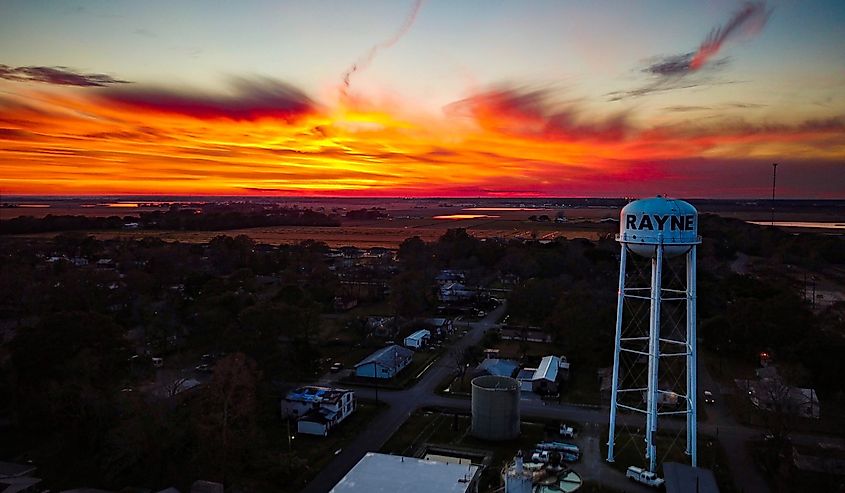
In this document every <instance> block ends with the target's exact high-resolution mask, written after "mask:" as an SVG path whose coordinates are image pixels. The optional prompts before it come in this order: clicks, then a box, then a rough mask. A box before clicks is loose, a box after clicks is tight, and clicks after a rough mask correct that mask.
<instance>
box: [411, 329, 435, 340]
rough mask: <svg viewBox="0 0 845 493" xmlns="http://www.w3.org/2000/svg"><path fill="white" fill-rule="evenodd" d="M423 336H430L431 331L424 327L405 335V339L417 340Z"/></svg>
mask: <svg viewBox="0 0 845 493" xmlns="http://www.w3.org/2000/svg"><path fill="white" fill-rule="evenodd" d="M424 337H431V332H429V331H427V330H426V329H422V330H418V331H416V332H414V333H413V334H411V335H409V336H408V337H406V338H405V340H406V341H407V340H408V339H411V340H413V341H418V340H420V339H422V338H424Z"/></svg>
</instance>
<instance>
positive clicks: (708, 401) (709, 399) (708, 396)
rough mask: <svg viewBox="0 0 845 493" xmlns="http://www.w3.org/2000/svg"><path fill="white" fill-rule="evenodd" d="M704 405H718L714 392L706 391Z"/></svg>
mask: <svg viewBox="0 0 845 493" xmlns="http://www.w3.org/2000/svg"><path fill="white" fill-rule="evenodd" d="M704 403H705V404H715V403H716V399H714V398H713V392H710V391H709V390H705V391H704Z"/></svg>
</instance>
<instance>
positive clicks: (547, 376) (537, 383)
mask: <svg viewBox="0 0 845 493" xmlns="http://www.w3.org/2000/svg"><path fill="white" fill-rule="evenodd" d="M559 369H560V358H558V357H557V356H543V359H542V360H541V361H540V366H538V367H537V370H536V371H535V372H534V377H533V378H532V379H531V386H532V390H533V391H534V392H536V393H538V394H557V391H558V370H559Z"/></svg>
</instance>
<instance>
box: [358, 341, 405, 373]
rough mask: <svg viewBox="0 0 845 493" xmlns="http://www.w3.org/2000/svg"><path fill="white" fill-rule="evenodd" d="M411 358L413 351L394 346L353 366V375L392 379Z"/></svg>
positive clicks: (377, 352) (385, 348)
mask: <svg viewBox="0 0 845 493" xmlns="http://www.w3.org/2000/svg"><path fill="white" fill-rule="evenodd" d="M413 358H414V352H413V351H411V350H410V349H408V348H404V347H402V346H397V345H396V344H394V345H392V346H387V347H384V348H381V349H379V350H378V351H376V352H374V353H373V354H371V355H369V356H367V357H366V358H364V359H362V360H361V361H360V362H359V363H358V364H357V365H355V374H356V375H357V376H359V377H370V378H393V376H394V375H396V374H397V373H399V372H400V371H402V369H403V368H405V367H406V366H408V365H409V364H410V363H411V360H413Z"/></svg>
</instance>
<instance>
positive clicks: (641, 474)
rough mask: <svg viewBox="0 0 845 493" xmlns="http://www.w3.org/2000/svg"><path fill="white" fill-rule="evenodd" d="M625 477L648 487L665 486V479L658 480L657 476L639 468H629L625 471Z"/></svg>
mask: <svg viewBox="0 0 845 493" xmlns="http://www.w3.org/2000/svg"><path fill="white" fill-rule="evenodd" d="M625 477H626V478H628V479H630V480H631V481H636V482H638V483H642V484H644V485H646V486H653V487H655V488H659V487H661V486H663V478H658V477H657V474H655V473H653V472H651V471H647V470H645V469H643V468H641V467H637V466H628V470H627V471H625Z"/></svg>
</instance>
